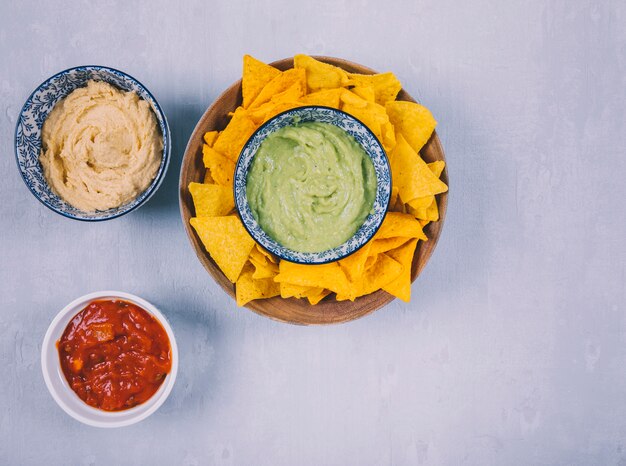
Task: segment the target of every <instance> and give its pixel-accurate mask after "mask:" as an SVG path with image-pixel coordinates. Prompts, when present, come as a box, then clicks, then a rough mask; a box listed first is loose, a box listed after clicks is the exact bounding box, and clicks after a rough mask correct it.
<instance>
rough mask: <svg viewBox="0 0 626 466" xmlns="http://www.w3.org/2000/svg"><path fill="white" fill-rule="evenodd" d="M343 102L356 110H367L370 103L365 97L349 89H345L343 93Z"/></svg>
mask: <svg viewBox="0 0 626 466" xmlns="http://www.w3.org/2000/svg"><path fill="white" fill-rule="evenodd" d="M341 102H342V103H343V104H346V105H349V106H352V107H355V108H367V104H368V103H369V102H368V101H367V100H366V99H364V98H363V97H361V96H359V95H358V94H355V93H354V92H352V91H349V90H347V89H344V90H343V92H342V93H341Z"/></svg>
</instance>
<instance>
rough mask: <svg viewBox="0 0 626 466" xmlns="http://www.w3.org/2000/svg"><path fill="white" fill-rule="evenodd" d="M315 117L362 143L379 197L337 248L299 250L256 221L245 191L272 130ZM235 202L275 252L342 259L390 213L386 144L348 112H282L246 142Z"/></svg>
mask: <svg viewBox="0 0 626 466" xmlns="http://www.w3.org/2000/svg"><path fill="white" fill-rule="evenodd" d="M309 121H316V122H320V123H330V124H332V125H335V126H338V127H339V128H341V129H343V130H344V131H346V132H347V133H348V134H350V135H351V136H352V137H354V139H356V141H357V142H358V143H359V144H360V145H361V146H362V147H363V149H364V150H365V152H366V153H367V154H368V155H369V157H370V159H371V160H372V163H373V165H374V171H375V172H376V178H377V182H378V184H377V189H376V198H375V199H374V206H373V208H372V212H371V213H370V214H369V215H368V216H367V218H366V219H365V222H364V223H363V225H362V226H361V228H359V229H358V230H357V232H356V233H355V234H354V236H352V238H350V239H349V240H348V241H346V242H345V243H343V244H342V245H340V246H337V247H336V248H333V249H329V250H327V251H322V252H298V251H294V250H292V249H288V248H286V247H284V246H282V245H281V244H279V243H278V242H276V241H275V240H273V239H272V238H270V237H269V236H268V234H267V233H265V231H263V229H262V228H261V226H260V225H259V224H258V223H257V221H256V220H255V218H254V216H253V215H252V211H251V210H250V206H249V205H248V198H247V195H246V184H247V179H248V171H249V169H250V166H251V164H252V160H253V159H254V156H255V154H256V152H257V150H258V149H259V146H260V145H261V143H262V142H263V141H264V140H265V138H266V137H267V136H268V135H270V134H271V133H273V132H275V131H277V130H279V129H280V128H282V127H284V126H290V125H293V124H295V123H296V122H299V123H305V122H309ZM234 185H235V186H234V190H235V192H234V194H235V205H236V207H237V211H238V212H239V216H240V217H241V220H242V222H243V224H244V226H245V227H246V229H247V230H248V232H249V233H250V235H251V236H252V237H253V238H254V239H255V240H256V241H257V242H258V243H259V244H260V245H261V246H263V247H264V248H265V249H267V250H268V251H270V252H271V253H272V254H275V255H276V256H278V257H280V258H281V259H285V260H287V261H290V262H297V263H300V264H325V263H327V262H333V261H337V260H339V259H342V258H344V257H346V256H348V255H350V254H352V253H353V252H355V251H357V250H358V249H359V248H361V247H362V246H364V245H365V243H367V242H368V241H369V240H370V239H371V238H372V237H373V236H374V234H375V233H376V232H377V231H378V228H379V227H380V225H381V224H382V223H383V219H384V218H385V215H386V213H387V207H388V205H389V198H390V196H391V170H390V168H389V161H388V160H387V155H386V154H385V150H384V149H383V146H382V145H381V143H380V142H379V141H378V139H377V138H376V136H374V134H373V133H372V132H371V131H370V130H369V128H368V127H367V126H365V125H364V124H363V123H361V122H360V121H359V120H357V119H356V118H354V117H353V116H351V115H348V114H347V113H345V112H342V111H340V110H336V109H334V108H329V107H318V106H314V107H299V108H295V109H293V110H288V111H286V112H283V113H281V114H279V115H277V116H275V117H274V118H272V119H271V120H269V121H268V122H267V123H265V124H264V125H263V126H261V127H260V128H259V129H258V130H257V131H256V132H255V133H254V134H253V135H252V136H251V137H250V139H249V140H248V142H246V144H245V145H244V147H243V149H242V151H241V154H240V155H239V160H238V161H237V165H236V167H235V179H234Z"/></svg>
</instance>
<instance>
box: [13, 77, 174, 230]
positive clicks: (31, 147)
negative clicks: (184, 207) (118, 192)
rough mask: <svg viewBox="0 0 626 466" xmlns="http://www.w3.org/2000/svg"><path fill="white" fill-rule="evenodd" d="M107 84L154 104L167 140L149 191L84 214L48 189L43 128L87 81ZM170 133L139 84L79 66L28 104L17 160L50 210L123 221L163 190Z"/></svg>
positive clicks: (23, 113)
mask: <svg viewBox="0 0 626 466" xmlns="http://www.w3.org/2000/svg"><path fill="white" fill-rule="evenodd" d="M89 80H96V81H105V82H107V83H109V84H111V85H113V86H115V87H117V88H119V89H122V90H124V91H135V92H137V94H138V95H139V97H141V98H142V99H144V100H146V101H147V102H149V103H150V106H151V107H152V110H153V111H154V114H155V116H156V118H157V122H158V124H159V129H160V131H161V135H162V136H163V154H162V157H161V165H160V166H159V169H158V171H157V174H156V176H155V177H154V180H152V183H151V184H150V186H148V188H147V189H146V190H145V191H144V192H143V193H141V194H140V195H139V196H137V197H136V198H135V199H134V200H132V201H131V202H129V203H127V204H124V205H122V206H120V207H116V208H114V209H108V210H105V211H96V212H84V211H82V210H80V209H77V208H76V207H73V206H71V205H70V204H68V203H67V202H65V201H64V200H63V199H61V198H60V197H59V196H57V195H56V194H55V193H54V192H53V191H52V190H51V189H50V187H49V186H48V182H47V181H46V178H45V176H44V174H43V169H42V167H41V164H40V163H39V155H40V152H41V128H42V126H43V123H44V121H45V119H46V117H47V116H48V114H49V113H50V112H51V111H52V109H53V107H54V106H55V104H56V103H57V102H58V101H60V100H61V99H63V98H64V97H66V96H67V95H68V94H70V93H71V92H72V91H73V90H75V89H77V88H79V87H83V86H85V85H86V83H87V81H89ZM170 145H171V142H170V130H169V126H168V124H167V120H166V118H165V114H164V113H163V110H161V107H160V106H159V104H158V103H157V101H156V99H155V98H154V97H153V96H152V94H151V93H150V91H148V89H146V88H145V87H144V86H143V85H142V84H141V83H140V82H139V81H137V80H136V79H135V78H133V77H132V76H129V75H127V74H126V73H123V72H121V71H118V70H115V69H113V68H108V67H105V66H79V67H76V68H70V69H68V70H65V71H61V72H60V73H57V74H55V75H54V76H52V77H51V78H48V79H47V80H46V81H44V82H43V83H42V84H41V85H40V86H38V87H37V89H35V91H34V92H33V93H32V94H31V95H30V97H29V98H28V99H27V100H26V103H25V104H24V107H23V108H22V111H21V112H20V115H19V117H18V120H17V125H16V128H15V157H16V159H17V166H18V168H19V170H20V173H21V175H22V178H23V180H24V183H26V186H27V187H28V189H30V191H31V192H32V193H33V195H34V196H35V197H36V198H37V199H39V200H40V201H41V202H42V203H43V204H44V205H45V206H46V207H48V208H50V209H51V210H53V211H55V212H57V213H59V214H61V215H63V216H65V217H69V218H73V219H76V220H85V221H101V220H109V219H112V218H116V217H120V216H121V215H124V214H126V213H128V212H130V211H132V210H134V209H136V208H138V207H139V206H140V205H142V204H143V203H145V202H146V201H147V200H148V199H149V198H150V197H151V196H152V195H153V194H154V193H155V192H156V190H157V189H158V188H159V186H160V184H161V182H162V181H163V178H165V173H166V171H167V167H168V164H169V159H170Z"/></svg>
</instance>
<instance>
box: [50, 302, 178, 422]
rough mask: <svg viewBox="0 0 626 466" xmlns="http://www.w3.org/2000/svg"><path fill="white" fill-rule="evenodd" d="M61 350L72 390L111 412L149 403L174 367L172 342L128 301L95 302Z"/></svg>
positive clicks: (79, 317)
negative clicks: (171, 351)
mask: <svg viewBox="0 0 626 466" xmlns="http://www.w3.org/2000/svg"><path fill="white" fill-rule="evenodd" d="M57 347H58V349H59V358H60V360H61V368H62V369H63V373H64V374H65V378H66V379H67V381H68V382H69V384H70V386H71V387H72V390H74V391H75V392H76V394H77V395H78V396H79V397H80V398H81V399H82V400H83V401H84V402H85V403H87V404H88V405H90V406H93V407H94V408H100V409H103V410H105V411H121V410H124V409H129V408H132V407H133V406H136V405H138V404H141V403H143V402H144V401H146V400H147V399H149V398H150V397H151V396H152V395H154V393H155V392H156V391H157V390H158V389H159V387H160V386H161V384H162V383H163V380H164V379H165V376H166V375H167V374H168V373H169V372H170V369H171V367H172V362H171V354H170V341H169V338H168V337H167V333H165V330H164V329H163V327H162V326H161V324H160V323H159V322H158V321H157V320H156V319H155V318H154V317H152V315H150V314H149V313H148V312H147V311H145V310H144V309H142V308H140V307H139V306H136V305H135V304H132V303H130V302H127V301H123V300H101V301H93V302H91V303H90V304H89V305H88V306H87V307H85V308H84V309H83V310H82V311H80V312H79V313H78V314H76V315H75V316H74V318H73V319H72V320H71V321H70V323H69V324H68V325H67V327H65V331H64V332H63V336H61V339H60V340H59V341H58V342H57Z"/></svg>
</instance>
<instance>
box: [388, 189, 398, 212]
mask: <svg viewBox="0 0 626 466" xmlns="http://www.w3.org/2000/svg"><path fill="white" fill-rule="evenodd" d="M397 200H398V187H397V186H392V187H391V196H390V197H389V208H391V207H394V206H395V205H396V201H397Z"/></svg>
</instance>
